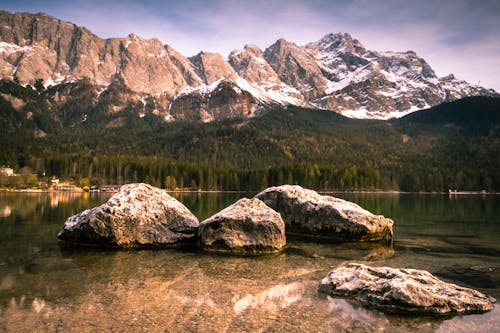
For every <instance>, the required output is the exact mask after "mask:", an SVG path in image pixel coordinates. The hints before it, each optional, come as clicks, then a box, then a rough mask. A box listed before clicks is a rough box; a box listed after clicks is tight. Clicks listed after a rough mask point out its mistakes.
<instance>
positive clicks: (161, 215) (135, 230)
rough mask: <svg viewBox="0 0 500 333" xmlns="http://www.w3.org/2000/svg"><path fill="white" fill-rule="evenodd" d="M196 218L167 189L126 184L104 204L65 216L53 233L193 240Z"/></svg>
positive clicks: (126, 240)
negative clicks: (59, 229) (64, 219)
mask: <svg viewBox="0 0 500 333" xmlns="http://www.w3.org/2000/svg"><path fill="white" fill-rule="evenodd" d="M198 224H199V222H198V219H197V218H196V216H194V215H193V214H192V213H191V212H190V211H189V209H187V208H186V207H185V206H184V205H183V204H182V203H180V202H179V201H177V200H176V199H174V198H173V197H171V196H170V195H168V194H167V192H165V191H163V190H160V189H159V188H156V187H153V186H151V185H148V184H128V185H124V186H122V187H121V188H120V191H119V192H118V193H117V194H115V195H114V196H112V197H111V198H110V199H109V200H108V202H106V203H105V204H103V205H101V206H99V207H95V208H93V209H87V210H85V211H83V212H81V213H79V214H76V215H73V216H71V217H69V218H68V219H67V220H66V223H64V226H63V229H62V230H61V231H60V232H59V234H58V235H57V237H59V238H60V239H62V240H65V241H68V242H75V243H82V244H96V245H103V246H118V247H148V246H165V245H175V244H178V243H180V242H185V241H187V242H194V241H195V239H196V234H197V228H198Z"/></svg>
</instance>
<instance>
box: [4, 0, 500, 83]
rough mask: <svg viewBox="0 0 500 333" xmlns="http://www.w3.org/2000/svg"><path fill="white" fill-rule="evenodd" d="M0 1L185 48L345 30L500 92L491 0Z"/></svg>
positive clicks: (495, 4) (262, 43)
mask: <svg viewBox="0 0 500 333" xmlns="http://www.w3.org/2000/svg"><path fill="white" fill-rule="evenodd" d="M0 9H5V10H8V11H11V12H15V11H27V12H32V13H36V12H45V13H47V14H49V15H53V16H56V17H57V18H60V19H63V20H66V21H71V22H74V23H76V24H78V25H82V26H85V27H87V28H88V29H90V30H91V31H92V32H94V33H95V34H96V35H98V36H100V37H103V38H108V37H124V36H126V35H128V34H129V33H132V32H133V33H135V34H137V35H139V36H141V37H145V38H153V37H154V38H159V39H160V40H161V41H162V42H164V43H165V44H169V45H171V46H172V47H174V48H175V49H177V50H178V51H179V52H181V53H183V54H184V55H186V56H190V55H194V54H196V53H198V52H199V51H201V50H204V51H215V52H219V53H221V54H223V55H224V56H227V55H228V54H229V52H230V51H232V50H234V49H241V48H242V47H243V46H244V44H256V45H258V46H259V47H261V48H266V47H268V46H269V45H271V44H272V43H274V42H275V41H276V40H277V39H278V38H285V39H287V40H289V41H292V42H295V43H297V44H299V45H302V44H305V43H308V42H311V41H316V40H318V39H320V38H321V37H322V36H323V35H325V34H327V33H330V32H348V33H350V34H351V35H353V37H355V38H357V39H359V40H360V41H361V43H363V44H364V45H365V46H366V47H367V48H369V49H373V50H378V51H386V50H390V51H407V50H414V51H416V52H417V54H418V55H419V56H421V57H423V58H424V59H426V60H427V62H429V64H430V65H431V66H432V67H433V68H434V70H435V71H436V73H437V74H438V75H440V76H444V75H447V74H449V73H454V74H455V75H456V76H457V77H459V78H461V79H465V80H467V81H469V82H471V83H475V84H477V83H480V84H481V85H483V86H485V87H488V88H494V89H495V90H497V91H499V92H500V38H499V37H498V36H500V1H498V0H481V1H477V0H475V1H473V0H420V1H412V2H409V1H400V0H381V1H375V0H335V1H333V0H309V1H307V0H278V1H269V0H268V1H264V0H250V1H248V0H245V1H238V0H213V1H210V0H205V1H200V0H183V1H148V0H143V1H141V2H138V1H132V0H119V1H118V0H112V1H95V0H76V1H67V0H29V1H23V0H2V2H1V3H0Z"/></svg>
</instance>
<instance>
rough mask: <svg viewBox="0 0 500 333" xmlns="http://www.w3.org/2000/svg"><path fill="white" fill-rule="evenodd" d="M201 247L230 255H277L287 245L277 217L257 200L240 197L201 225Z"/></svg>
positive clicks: (279, 219)
mask: <svg viewBox="0 0 500 333" xmlns="http://www.w3.org/2000/svg"><path fill="white" fill-rule="evenodd" d="M198 236H199V242H200V246H201V247H202V248H203V249H205V250H209V251H216V252H232V253H243V254H245V253H250V254H251V253H255V254H258V253H270V252H278V251H279V250H280V249H281V248H282V247H283V246H284V245H285V243H286V239H285V224H284V222H283V220H282V219H281V216H280V214H278V213H277V212H275V211H274V210H272V209H271V208H269V207H268V206H266V205H265V204H264V203H263V202H262V201H260V200H258V199H247V198H243V199H240V200H238V201H237V202H235V203H234V204H232V205H231V206H229V207H226V208H225V209H223V210H222V211H220V212H218V213H217V214H215V215H213V216H211V217H209V218H208V219H206V220H204V221H203V222H201V223H200V227H199V229H198Z"/></svg>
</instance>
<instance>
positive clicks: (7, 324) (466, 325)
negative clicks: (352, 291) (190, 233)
mask: <svg viewBox="0 0 500 333" xmlns="http://www.w3.org/2000/svg"><path fill="white" fill-rule="evenodd" d="M244 195H245V194H244V193H224V194H221V193H203V194H198V193H189V194H187V193H183V194H175V196H176V197H177V198H178V199H179V200H181V201H182V202H183V203H184V204H186V206H188V207H189V208H190V209H191V210H192V211H193V212H194V213H195V215H197V216H198V218H200V220H202V219H204V218H206V217H208V216H210V215H211V214H213V213H215V212H217V211H218V210H220V209H222V208H224V207H226V206H227V205H229V204H231V203H232V202H234V201H236V200H237V199H239V198H240V197H242V196H244ZM336 196H339V197H343V198H345V199H348V200H352V201H354V202H356V203H358V204H360V205H361V206H363V207H364V208H366V209H368V210H371V211H373V212H374V213H378V214H384V215H386V216H388V217H391V218H392V219H394V221H395V241H394V246H393V247H382V246H376V245H367V244H345V245H331V244H316V243H311V242H304V241H300V240H290V239H289V240H288V246H287V249H286V251H285V252H284V253H282V254H278V255H272V256H265V257H230V256H220V255H211V254H206V253H202V252H199V251H186V250H184V251H180V250H173V249H172V250H140V251H137V250H135V251H111V250H99V249H92V248H80V249H68V248H66V247H63V246H61V244H60V243H59V242H58V240H57V238H56V234H57V232H58V231H59V230H60V228H61V227H62V225H63V223H64V221H65V219H66V218H67V217H68V216H70V215H72V214H75V213H77V212H79V211H81V210H84V209H86V208H89V207H93V206H97V205H99V204H100V203H102V202H104V201H106V200H107V199H108V198H109V196H106V195H90V196H89V195H88V194H83V195H82V194H71V193H60V194H54V193H51V194H10V193H3V194H0V332H4V331H5V332H140V331H148V332H283V331H287V332H339V331H347V332H350V331H355V332H377V331H379V332H482V333H483V332H499V330H500V329H499V328H500V311H499V309H498V306H496V307H495V309H494V310H493V311H492V312H489V313H486V314H482V315H468V316H457V317H453V318H451V319H450V318H448V319H439V318H432V317H405V316H396V315H385V314H383V313H380V312H377V311H374V310H369V309H364V308H361V307H358V306H356V305H355V304H352V303H349V302H348V301H346V300H342V299H332V298H330V297H326V296H322V295H319V294H318V293H317V287H318V283H319V280H321V279H322V278H323V277H324V276H326V274H327V273H328V272H329V271H330V270H331V269H332V268H334V267H335V266H337V265H339V264H341V263H344V262H350V261H356V262H362V263H367V264H369V265H375V266H380V265H389V266H393V267H411V268H417V269H425V270H428V271H430V272H431V273H433V274H435V275H437V276H439V277H441V278H443V279H445V280H447V281H451V282H454V283H457V284H460V285H464V286H468V287H473V288H475V289H479V290H480V291H482V292H484V293H486V294H489V295H491V296H493V297H495V298H497V299H500V260H499V257H500V243H499V241H500V196H484V197H481V196H457V197H453V198H449V197H448V196H447V195H388V194H364V195H361V194H358V195H356V194H336Z"/></svg>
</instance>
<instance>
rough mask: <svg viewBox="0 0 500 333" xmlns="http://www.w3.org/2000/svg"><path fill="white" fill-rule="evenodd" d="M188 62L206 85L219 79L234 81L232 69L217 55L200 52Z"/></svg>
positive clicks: (234, 76) (234, 74)
mask: <svg viewBox="0 0 500 333" xmlns="http://www.w3.org/2000/svg"><path fill="white" fill-rule="evenodd" d="M189 60H191V63H192V64H193V65H194V68H195V71H196V73H197V74H198V76H199V77H200V78H201V79H202V80H203V82H205V83H206V84H212V83H214V82H215V81H217V80H220V79H221V78H225V79H230V80H233V81H234V80H236V73H235V72H234V69H233V68H232V67H231V66H229V64H228V63H227V62H225V61H224V59H223V58H222V56H221V55H220V54H218V53H211V52H200V53H198V54H197V55H196V56H194V57H192V58H190V59H189Z"/></svg>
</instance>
